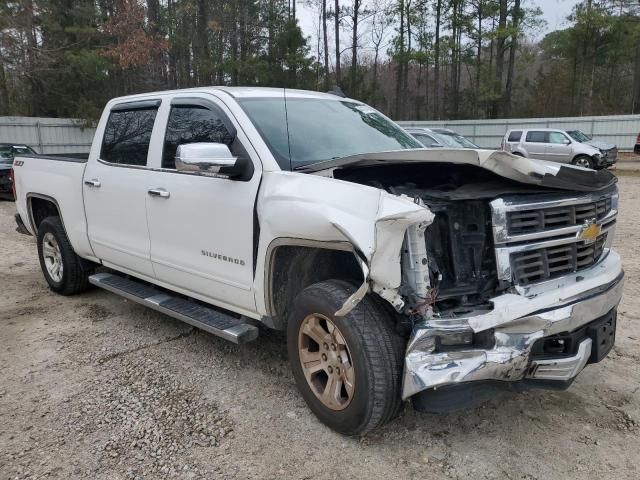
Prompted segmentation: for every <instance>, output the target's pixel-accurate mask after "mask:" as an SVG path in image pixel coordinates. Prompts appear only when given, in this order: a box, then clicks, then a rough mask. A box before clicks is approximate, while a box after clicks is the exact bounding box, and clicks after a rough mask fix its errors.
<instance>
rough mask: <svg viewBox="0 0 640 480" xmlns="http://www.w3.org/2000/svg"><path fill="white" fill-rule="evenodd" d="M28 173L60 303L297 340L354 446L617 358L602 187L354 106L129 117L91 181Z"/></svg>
mask: <svg viewBox="0 0 640 480" xmlns="http://www.w3.org/2000/svg"><path fill="white" fill-rule="evenodd" d="M13 168H14V171H15V189H16V195H17V211H18V216H17V220H18V223H19V224H22V225H24V227H25V228H26V230H28V231H29V232H30V233H31V234H32V235H34V236H36V237H37V247H38V256H39V261H40V265H41V267H42V271H43V274H44V277H45V279H46V281H47V282H48V284H49V286H50V288H51V289H52V290H53V291H54V292H57V293H60V294H63V295H71V294H74V293H77V292H81V291H83V290H85V289H86V288H88V287H89V286H90V285H95V286H97V287H101V288H104V289H106V290H109V291H111V292H114V293H116V294H118V295H122V296H124V297H127V298H128V299H130V300H132V301H134V302H138V303H140V304H142V305H144V306H147V307H149V308H152V309H155V310H158V311H160V312H163V313H165V314H167V315H171V316H173V317H176V318H178V319H181V320H183V321H185V322H188V323H190V324H192V325H194V326H196V327H199V328H202V329H204V330H206V331H208V332H211V333H213V334H215V335H218V336H220V337H223V338H225V339H227V340H230V341H233V342H237V343H242V342H247V341H251V340H256V338H257V337H258V333H259V328H258V327H259V326H264V327H268V328H271V329H279V330H284V331H286V338H287V345H288V347H287V348H288V352H289V357H290V363H291V368H292V371H293V376H294V378H295V381H296V383H297V385H298V387H299V390H300V392H301V395H302V396H303V397H304V399H305V401H306V402H307V404H308V405H309V407H310V409H311V410H312V411H313V412H314V413H315V414H316V415H317V417H318V418H319V419H320V420H321V421H322V422H324V423H325V424H327V425H329V426H330V427H331V428H333V429H335V430H337V431H339V432H341V433H343V434H348V435H356V434H364V433H366V432H368V431H370V430H372V429H374V428H376V427H379V426H380V425H382V424H384V423H385V422H387V421H389V420H390V419H392V418H393V417H394V416H396V415H397V414H398V412H399V411H400V409H401V407H402V405H403V403H404V402H403V401H404V400H406V399H412V400H413V403H414V406H415V408H416V409H418V410H420V411H427V412H439V411H446V410H448V409H452V408H462V407H469V406H472V405H475V404H477V402H479V401H481V400H484V399H486V398H488V397H490V396H493V395H495V392H496V390H498V389H500V388H510V389H514V388H535V387H544V388H566V387H568V386H569V385H570V384H571V382H572V381H573V380H574V379H575V378H576V376H577V375H578V373H579V372H580V371H581V370H582V369H583V368H584V367H585V365H587V364H589V363H596V362H598V361H600V360H601V359H602V358H603V357H604V356H605V355H607V353H608V352H609V350H610V349H611V347H612V345H613V342H614V339H615V330H616V307H617V305H618V303H619V301H620V299H621V295H622V287H623V271H622V266H621V260H620V257H619V256H618V254H617V253H616V252H615V251H614V250H613V249H612V248H611V246H612V242H613V237H614V230H615V226H616V216H617V213H618V192H617V188H616V184H615V177H614V176H613V175H612V174H611V173H610V172H608V171H606V170H601V171H593V170H588V169H584V168H580V167H576V166H572V165H562V164H558V163H552V162H545V161H539V160H532V159H528V158H523V157H517V156H513V155H511V154H509V153H506V152H501V151H498V152H492V151H485V150H473V149H442V148H439V149H425V148H422V147H421V145H420V144H419V143H418V142H417V141H416V140H415V139H413V138H412V137H411V136H410V135H409V134H407V133H406V132H404V131H403V130H402V129H401V128H400V127H399V126H397V125H396V124H395V123H393V122H392V121H391V120H389V119H388V118H386V117H385V116H383V115H382V114H380V113H379V112H377V111H376V110H374V109H372V108H371V107H369V106H367V105H365V104H362V103H360V102H358V101H355V100H350V99H346V98H342V97H338V96H334V95H330V94H321V93H315V92H304V91H296V90H285V89H265V88H226V87H209V88H197V89H191V90H181V91H167V92H159V93H148V94H144V95H136V96H130V97H125V98H117V99H114V100H112V101H110V102H109V103H108V104H107V105H106V108H105V110H104V113H103V115H102V118H101V119H100V121H99V123H98V125H97V131H96V135H95V139H94V142H93V145H92V147H91V151H90V153H89V155H88V158H87V159H79V158H66V157H51V156H47V157H41V156H37V155H31V156H22V157H16V159H15V161H14V166H13ZM256 394H258V392H256Z"/></svg>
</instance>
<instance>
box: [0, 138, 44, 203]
mask: <svg viewBox="0 0 640 480" xmlns="http://www.w3.org/2000/svg"><path fill="white" fill-rule="evenodd" d="M35 154H36V152H34V151H33V149H32V148H29V147H27V146H26V145H15V144H11V143H0V198H5V199H9V200H13V192H12V191H11V166H12V165H13V158H14V157H15V156H16V155H35Z"/></svg>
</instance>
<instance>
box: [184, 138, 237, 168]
mask: <svg viewBox="0 0 640 480" xmlns="http://www.w3.org/2000/svg"><path fill="white" fill-rule="evenodd" d="M237 160H238V159H237V158H236V157H234V156H233V155H232V154H231V150H229V147H228V146H227V145H225V144H224V143H204V142H202V143H186V144H184V145H179V146H178V150H177V151H176V170H178V171H179V172H194V173H203V174H207V173H220V170H221V169H223V168H224V169H229V168H233V167H235V166H236V162H237Z"/></svg>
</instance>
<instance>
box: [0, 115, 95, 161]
mask: <svg viewBox="0 0 640 480" xmlns="http://www.w3.org/2000/svg"><path fill="white" fill-rule="evenodd" d="M94 132H95V128H92V127H86V126H84V124H83V122H82V121H81V120H76V119H73V118H39V117H0V143H14V144H20V145H28V146H30V147H32V148H34V149H35V151H36V152H38V153H88V152H89V149H90V148H91V141H92V140H93V133H94Z"/></svg>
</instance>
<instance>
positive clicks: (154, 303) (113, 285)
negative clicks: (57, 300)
mask: <svg viewBox="0 0 640 480" xmlns="http://www.w3.org/2000/svg"><path fill="white" fill-rule="evenodd" d="M89 282H91V283H92V284H93V285H95V286H96V287H100V288H104V289H105V290H108V291H110V292H113V293H115V294H117V295H120V296H122V297H125V298H128V299H129V300H131V301H133V302H136V303H139V304H140V305H144V306H146V307H149V308H152V309H154V310H157V311H158V312H161V313H164V314H165V315H169V316H170V317H173V318H177V319H178V320H182V321H183V322H185V323H188V324H189V325H193V326H194V327H198V328H200V329H202V330H204V331H206V332H209V333H212V334H214V335H217V336H218V337H222V338H224V339H226V340H229V341H231V342H233V343H246V342H250V341H252V340H255V339H256V338H257V337H258V328H257V327H255V326H254V325H249V324H247V323H243V322H242V321H241V320H239V319H237V318H235V317H232V316H231V315H228V314H226V313H222V312H219V311H218V310H214V309H212V308H208V307H204V306H202V305H199V304H197V303H195V302H192V301H189V300H185V299H183V298H180V297H173V296H171V295H168V294H166V293H163V292H161V291H159V290H157V289H155V288H154V287H152V286H150V285H148V284H146V283H142V282H138V281H136V280H131V279H129V278H124V277H121V276H119V275H114V274H112V273H96V274H95V275H91V276H90V277H89Z"/></svg>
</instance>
